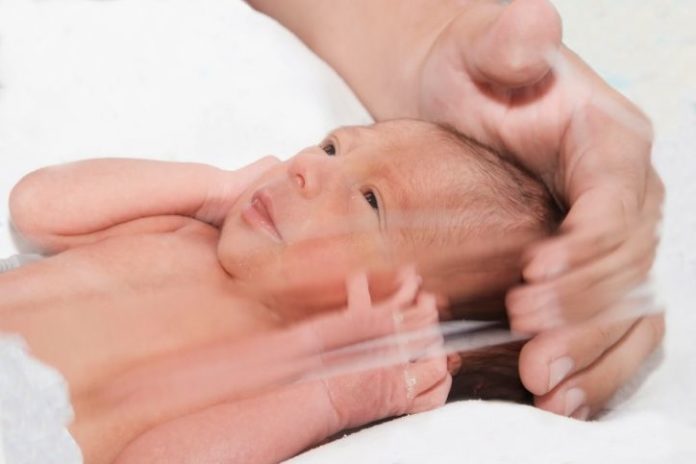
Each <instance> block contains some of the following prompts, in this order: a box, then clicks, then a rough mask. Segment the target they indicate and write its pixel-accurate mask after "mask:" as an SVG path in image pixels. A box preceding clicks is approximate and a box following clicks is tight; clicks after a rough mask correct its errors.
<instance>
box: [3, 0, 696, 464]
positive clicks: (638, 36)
mask: <svg viewBox="0 0 696 464" xmlns="http://www.w3.org/2000/svg"><path fill="white" fill-rule="evenodd" d="M556 3H557V5H558V7H559V9H560V11H561V13H562V15H563V17H564V21H565V34H566V41H567V43H568V44H569V45H570V46H571V47H572V48H574V49H575V50H577V51H578V52H579V53H580V55H581V56H584V57H585V59H587V60H588V61H589V62H590V63H591V64H592V65H593V66H594V67H596V68H597V69H598V70H599V72H600V73H601V74H602V75H603V76H604V77H605V78H606V79H608V80H609V81H610V82H611V83H612V84H613V85H615V86H617V87H618V88H619V89H620V90H621V91H622V92H624V93H625V94H626V95H628V96H629V97H631V98H632V99H634V100H635V101H637V102H638V103H639V104H640V105H641V106H642V107H643V108H644V109H645V110H646V111H647V112H648V113H649V114H650V115H651V117H653V118H654V120H655V123H656V129H657V143H656V148H655V153H654V156H655V162H656V164H657V166H658V168H659V170H660V172H661V173H662V174H663V176H664V179H665V181H666V183H667V187H668V198H667V204H666V207H665V213H666V220H665V225H664V226H665V227H664V235H663V244H662V248H661V250H660V254H659V257H658V263H657V266H656V274H657V277H658V281H659V286H660V289H661V295H662V298H663V299H664V301H665V302H666V304H667V306H668V310H669V313H668V336H667V339H666V343H665V349H664V359H663V360H662V362H659V361H660V360H659V358H656V359H654V360H653V361H654V364H656V365H657V367H656V369H654V370H653V371H652V373H646V374H645V375H643V376H642V377H641V378H640V379H637V380H636V382H634V385H630V386H628V387H627V389H626V391H625V392H623V394H621V395H619V397H618V399H617V401H615V402H614V404H613V405H612V407H611V409H610V410H609V411H608V413H607V414H606V415H605V416H604V418H603V419H602V420H601V421H599V422H593V423H581V422H577V421H574V420H570V419H565V418H562V417H557V416H553V415H551V414H547V413H544V412H542V411H539V410H536V409H534V408H529V407H524V406H518V405H511V404H502V403H483V402H461V403H456V404H451V405H448V406H446V407H445V408H442V409H440V410H438V411H433V412H430V413H427V414H422V415H417V416H411V417H407V418H402V419H398V420H394V421H390V422H387V423H384V424H381V425H379V426H376V427H371V428H368V429H365V430H363V431H361V432H358V433H355V434H353V435H351V436H349V437H346V438H343V439H341V440H337V441H335V442H333V443H330V444H328V445H324V446H322V447H319V448H317V449H315V450H313V451H310V452H308V453H305V454H304V455H302V456H300V457H298V458H296V459H295V460H294V461H293V462H296V463H298V464H300V463H301V464H308V463H327V462H331V463H341V462H345V463H353V462H364V463H401V464H403V463H423V462H429V463H430V462H438V463H450V462H451V463H455V462H456V463H461V462H501V463H507V462H515V463H521V462H534V463H540V462H541V463H545V462H548V463H558V462H572V463H575V462H612V463H616V462H626V463H636V462H659V463H661V462H670V463H674V462H684V463H686V462H695V461H696V444H695V440H694V437H696V397H695V396H694V394H693V392H694V391H695V390H696V344H695V343H694V342H693V338H692V337H693V335H692V334H693V330H694V328H696V311H694V310H693V304H694V301H695V300H696V298H694V297H695V296H696V295H695V294H694V282H696V251H695V249H696V238H694V230H696V217H695V214H694V210H696V208H694V198H695V197H696V183H694V182H693V177H694V175H696V158H694V156H693V154H694V148H693V147H694V146H696V131H695V130H694V128H696V81H695V80H694V79H693V76H695V75H696V63H695V61H696V32H694V29H693V23H694V22H696V13H695V12H696V2H695V1H694V0H645V1H641V2H635V1H628V0H623V1H619V0H616V1H612V2H607V1H603V0H585V1H583V2H578V1H576V0H563V1H558V2H556ZM0 85H1V87H0V160H2V169H1V170H0V198H3V199H5V198H7V195H8V193H9V190H10V188H11V186H12V185H13V184H14V183H15V182H16V181H17V180H18V179H19V178H20V177H21V176H22V175H23V174H24V173H26V172H28V171H30V170H32V169H35V168H38V167H40V166H42V165H46V164H52V163H59V162H64V161H68V160H73V159H79V158H85V157H96V156H130V157H152V158H160V159H170V160H197V161H202V162H208V163H212V164H217V165H220V166H223V167H234V166H240V165H243V164H246V163H248V162H250V161H251V160H253V159H255V158H257V157H258V156H261V155H264V154H269V153H272V154H276V155H279V156H281V157H286V156H290V155H292V154H293V153H295V152H296V151H297V150H298V149H299V148H301V147H303V146H305V145H309V144H314V143H316V142H318V141H319V140H320V139H321V138H322V136H323V135H324V133H326V132H327V131H329V130H330V129H332V128H333V127H335V126H338V125H342V124H357V123H364V122H367V121H369V117H368V116H367V114H366V112H365V111H364V110H363V109H362V108H361V107H360V105H359V103H358V102H357V100H356V99H355V98H354V97H353V96H352V95H351V93H350V91H349V90H348V89H347V87H346V86H345V85H344V84H343V83H342V82H341V80H340V79H339V78H338V77H337V76H336V75H335V74H334V73H333V72H332V71H331V70H330V69H329V68H328V67H327V66H326V65H324V64H323V63H321V62H320V61H319V60H317V59H316V58H315V57H313V56H312V55H311V54H310V53H309V52H308V51H307V50H306V49H305V48H304V47H303V46H302V44H300V43H299V42H298V41H297V40H296V39H295V38H294V37H293V36H292V35H291V34H289V33H287V32H286V31H284V30H283V29H282V28H280V27H279V26H277V25H276V24H275V23H274V22H273V21H271V20H269V19H267V18H264V17H262V16H260V15H258V14H256V13H254V12H253V11H251V10H250V9H249V8H248V7H247V6H246V5H245V4H244V3H243V2H241V1H234V0H198V1H195V2H192V1H188V0H114V1H108V2H106V1H90V0H46V1H30V0H13V1H0ZM56 201H60V199H56ZM46 207H47V208H49V207H50V205H46ZM7 215H8V212H7V208H6V204H5V201H4V200H3V201H2V206H1V207H0V255H1V256H5V255H9V254H12V253H13V252H14V250H15V248H14V246H13V245H12V242H11V240H10V233H9V225H8V222H7ZM298 424H301V418H298Z"/></svg>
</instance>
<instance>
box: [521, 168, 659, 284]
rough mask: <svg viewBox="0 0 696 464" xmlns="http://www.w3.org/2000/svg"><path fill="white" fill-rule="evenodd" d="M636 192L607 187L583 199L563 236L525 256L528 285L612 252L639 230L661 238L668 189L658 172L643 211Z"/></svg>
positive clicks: (565, 225)
mask: <svg viewBox="0 0 696 464" xmlns="http://www.w3.org/2000/svg"><path fill="white" fill-rule="evenodd" d="M634 196H635V193H634V192H633V191H629V190H627V189H625V188H616V187H614V186H611V185H608V186H606V185H603V186H600V187H598V188H594V189H591V190H589V191H586V192H585V193H584V194H582V195H581V196H580V197H579V198H578V199H577V201H576V202H575V203H574V204H573V208H572V209H571V211H570V212H569V214H568V216H567V217H566V219H565V221H564V223H563V225H562V226H561V235H559V236H557V237H553V238H551V239H549V240H545V241H543V242H541V243H538V244H534V245H532V246H531V247H530V248H529V249H528V250H527V251H526V253H525V257H524V261H525V262H526V264H525V265H524V269H523V276H524V278H525V280H526V281H527V282H542V281H545V280H550V279H554V278H556V277H558V276H559V275H561V274H563V273H564V272H568V271H571V270H573V269H576V268H578V267H579V266H582V265H584V264H585V263H587V262H590V261H592V260H595V259H597V258H598V257H601V256H603V255H606V254H607V253H611V252H613V251H614V250H615V249H616V248H617V247H619V246H620V245H621V244H622V243H623V242H624V241H625V240H626V239H627V238H628V237H630V236H632V235H635V231H636V229H637V228H644V229H645V228H648V229H650V228H651V229H652V230H647V231H645V232H647V233H650V232H653V233H654V234H655V235H658V234H659V225H660V220H661V216H662V211H661V209H662V202H663V200H664V186H663V185H662V182H661V181H660V179H659V177H658V176H657V174H656V173H655V172H654V170H652V169H651V172H650V174H649V178H648V180H647V189H646V194H645V199H644V203H643V204H642V205H641V206H640V209H639V208H638V207H636V206H629V205H631V204H635V202H634V201H632V200H631V198H632V197H634Z"/></svg>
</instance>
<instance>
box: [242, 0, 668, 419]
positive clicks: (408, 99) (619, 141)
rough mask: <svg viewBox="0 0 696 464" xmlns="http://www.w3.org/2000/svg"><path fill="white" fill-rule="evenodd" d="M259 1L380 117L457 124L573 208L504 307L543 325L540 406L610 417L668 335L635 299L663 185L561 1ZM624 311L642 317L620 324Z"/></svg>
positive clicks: (527, 372) (537, 352)
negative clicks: (575, 38) (565, 23)
mask: <svg viewBox="0 0 696 464" xmlns="http://www.w3.org/2000/svg"><path fill="white" fill-rule="evenodd" d="M250 3H251V4H252V5H254V7H256V8H258V9H260V10H261V11H264V12H266V13H267V14H270V15H271V16H273V17H275V18H276V19H278V20H279V21H280V22H282V23H283V24H284V25H285V26H286V27H288V28H289V29H291V30H292V31H293V32H295V33H296V34H297V35H298V36H299V37H300V38H301V39H302V40H304V41H305V43H307V45H308V46H310V47H311V48H312V49H313V50H314V51H315V52H316V53H317V54H319V55H320V56H321V57H322V58H323V59H324V60H326V61H327V62H328V63H329V64H331V65H332V66H333V67H334V69H336V70H337V71H338V73H339V74H340V75H341V76H342V77H343V78H344V79H345V80H346V81H347V82H348V84H349V85H350V86H351V88H352V89H353V90H354V91H355V92H356V93H357V95H358V97H359V98H360V99H361V100H362V101H363V103H364V104H365V106H366V107H367V108H368V109H369V110H370V112H371V113H372V115H373V116H374V117H375V118H376V119H390V118H399V117H414V118H420V119H429V120H433V121H437V122H444V123H447V124H449V125H451V126H453V127H454V128H456V129H457V130H459V131H461V132H463V133H465V134H467V135H470V136H472V137H474V138H476V139H478V140H479V141H480V142H483V143H485V144H487V145H490V146H491V147H493V148H495V149H497V150H499V151H501V152H503V153H505V154H507V155H509V156H512V157H514V158H515V159H516V160H517V161H518V162H520V163H521V164H523V165H524V166H525V167H526V168H527V169H529V170H530V171H531V172H533V173H534V174H536V175H537V176H539V177H540V178H541V179H543V181H544V182H545V183H546V185H547V187H548V188H549V190H550V191H551V192H552V194H553V195H554V197H555V198H556V199H557V200H558V202H559V203H560V204H562V205H564V206H565V207H567V208H569V211H568V215H567V217H566V219H565V221H564V222H563V224H562V226H561V228H560V233H559V234H558V236H557V237H554V238H551V239H548V240H546V241H543V242H541V243H539V244H536V245H535V246H533V247H531V248H530V249H529V250H528V252H527V254H526V262H525V266H524V270H523V275H524V278H525V284H524V285H523V286H521V287H519V288H517V289H514V290H513V291H512V292H510V294H509V298H508V312H509V316H510V320H511V324H512V327H513V328H514V329H518V330H524V331H531V332H539V335H537V336H536V337H535V338H534V339H533V340H532V341H531V342H530V343H528V344H527V345H526V346H525V348H524V349H523V352H522V354H521V358H520V373H521V376H522V380H523V382H524V384H525V386H526V387H527V388H528V389H529V390H530V391H532V392H533V393H534V394H535V395H536V402H537V404H538V405H539V406H540V407H542V408H545V409H548V410H552V411H555V412H558V413H562V414H568V415H575V416H577V417H585V416H588V415H590V414H591V413H593V412H595V411H597V410H598V409H599V408H601V406H602V404H603V403H604V402H605V401H606V400H607V398H609V397H610V396H611V394H612V393H613V392H614V391H616V389H617V388H618V387H619V386H620V385H622V384H623V383H624V382H625V381H626V380H627V379H628V377H630V376H631V375H632V374H633V373H634V372H635V371H636V370H637V368H638V366H639V365H640V364H641V362H642V361H643V360H644V359H645V358H646V357H647V355H648V354H649V353H650V352H651V351H653V350H654V348H655V346H656V345H657V344H658V343H659V341H660V340H661V338H662V334H663V327H664V321H663V318H662V316H659V315H651V316H645V317H643V315H642V314H643V313H647V312H650V311H651V310H652V302H651V300H650V299H649V298H643V297H638V298H633V297H631V299H629V301H628V302H626V301H625V298H626V294H627V292H629V291H630V290H631V289H634V288H635V287H636V286H637V285H639V284H641V283H643V282H644V281H645V278H646V276H647V273H648V271H649V269H650V267H651V265H652V262H653V259H654V254H655V250H656V246H657V236H656V227H657V225H658V223H659V221H660V208H661V204H662V199H663V195H664V188H663V186H662V183H661V181H660V179H659V177H658V176H657V174H656V172H655V170H654V169H653V167H652V166H651V163H650V151H651V145H652V128H651V125H650V122H649V121H648V119H647V118H646V117H645V116H644V115H643V114H642V113H641V112H640V110H638V109H637V108H636V107H635V106H634V105H633V104H632V103H630V102H629V101H628V100H627V99H625V98H624V97H623V96H622V95H620V94H619V93H618V92H616V91H615V90H613V89H612V88H611V87H609V86H608V85H607V84H606V83H605V82H604V81H603V80H602V79H601V78H600V77H599V76H598V75H597V74H595V73H594V72H593V71H592V70H591V69H590V68H589V67H588V66H587V65H586V64H585V63H583V62H582V60H580V58H578V57H577V56H576V55H575V54H574V53H573V52H571V51H570V50H568V49H567V48H566V47H564V46H563V45H562V43H561V24H560V19H559V16H558V14H557V12H556V11H555V10H554V8H553V7H552V6H551V4H550V3H549V2H548V1H547V0H514V1H513V2H512V3H510V4H509V5H504V4H502V2H500V1H497V0H477V1H473V0H470V1H464V0H439V1H433V0H411V1H409V2H398V3H396V2H389V1H386V0H385V1H378V2H375V1H374V0H332V1H331V2H321V1H316V0H286V1H283V2H276V1H272V0H250ZM298 12H299V13H298ZM634 303H635V304H634ZM636 304H637V305H636ZM617 306H620V307H621V308H622V309H624V310H625V309H626V308H627V307H628V309H632V310H633V313H634V314H633V315H632V316H631V317H628V316H626V315H625V311H624V314H622V316H621V317H615V316H612V315H614V314H615V313H616V311H610V309H616V307H617ZM629 312H630V311H629ZM571 324H572V325H571Z"/></svg>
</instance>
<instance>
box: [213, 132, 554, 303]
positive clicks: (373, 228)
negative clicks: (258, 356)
mask: <svg viewBox="0 0 696 464" xmlns="http://www.w3.org/2000/svg"><path fill="white" fill-rule="evenodd" d="M557 220H558V214H557V210H556V208H555V207H554V205H553V202H552V199H551V197H550V196H549V194H548V192H547V191H546V190H545V189H544V187H543V186H542V185H541V184H540V183H539V182H537V181H535V180H534V179H533V178H531V177H530V176H529V175H527V174H526V173H525V172H524V171H522V170H521V169H519V168H518V167H516V166H515V165H513V164H512V163H511V162H509V161H507V160H505V159H503V158H502V157H500V156H498V155H496V154H495V153H494V152H492V151H491V150H489V149H487V148H485V147H483V146H482V145H480V144H478V143H476V142H474V141H473V140H471V139H469V138H467V137H464V136H462V135H459V134H457V133H456V132H454V131H452V130H449V129H447V128H444V127H441V126H438V125H435V124H431V123H426V122H421V121H413V120H395V121H389V122H383V123H378V124H375V125H372V126H369V127H346V128H341V129H337V130H335V131H333V132H332V133H331V134H329V136H328V137H327V138H326V139H325V140H324V141H323V142H322V143H321V144H319V145H317V146H313V147H309V148H306V149H304V150H302V151H301V152H300V153H298V154H297V155H295V156H294V157H293V158H291V159H290V160H288V161H287V162H285V163H281V164H279V165H278V166H277V167H275V168H274V169H271V170H270V171H268V172H267V173H266V174H265V175H264V176H263V177H262V178H261V179H259V180H258V181H257V182H256V183H255V184H254V185H252V186H251V187H250V188H249V189H247V191H246V192H245V193H244V194H243V195H242V196H241V197H240V199H239V201H238V202H237V203H236V204H235V206H234V207H233V208H232V209H231V211H230V213H229V214H228V216H227V218H226V220H225V224H224V227H223V231H222V234H221V239H220V244H219V249H218V256H219V259H220V262H221V263H222V265H223V266H224V267H225V269H226V270H227V271H228V272H229V273H230V274H231V275H233V276H235V277H236V278H238V279H241V280H245V281H248V282H253V283H254V285H255V286H257V288H262V289H263V290H264V292H265V293H266V294H271V295H275V296H277V297H278V298H280V297H281V295H282V297H283V298H292V297H291V295H292V294H293V292H295V291H297V289H304V291H303V292H302V301H304V302H305V306H307V301H314V302H315V303H316V304H317V305H318V306H333V307H335V306H337V305H340V304H341V303H342V301H341V298H345V293H344V292H343V291H342V285H343V282H344V280H343V278H344V277H345V276H346V275H347V274H348V273H350V272H352V271H355V270H358V269H361V270H362V269H380V268H382V269H384V268H394V267H395V266H398V265H399V264H401V263H407V262H415V263H416V264H417V266H418V270H419V272H420V274H421V275H422V276H423V278H424V287H425V288H426V289H428V290H430V291H433V292H435V293H436V294H438V295H440V296H443V297H446V298H447V299H449V300H450V301H456V300H466V299H470V298H472V297H475V296H482V295H486V294H492V293H495V292H496V291H500V290H501V289H503V288H505V287H508V286H509V285H511V284H512V283H514V282H515V281H516V280H518V279H519V264H518V259H517V254H516V252H519V249H520V248H521V247H522V246H523V245H524V244H525V243H528V242H529V241H531V240H533V239H535V238H538V237H540V236H543V235H548V234H549V233H550V232H551V231H552V230H553V228H554V227H555V226H556V223H557ZM308 288H311V289H313V293H314V294H316V295H315V296H319V295H318V294H319V293H320V294H321V295H320V296H321V297H320V298H318V299H312V298H308V295H307V291H306V290H307V289H308ZM318 289H322V291H319V290H318ZM295 294H296V293H295ZM296 296H299V295H298V294H296Z"/></svg>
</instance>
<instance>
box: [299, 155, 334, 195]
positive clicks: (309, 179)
mask: <svg viewBox="0 0 696 464" xmlns="http://www.w3.org/2000/svg"><path fill="white" fill-rule="evenodd" d="M331 161H333V160H331V159H329V158H328V157H327V156H326V155H324V156H321V155H320V154H317V153H312V152H310V151H305V152H302V153H300V154H298V155H296V156H295V157H294V158H292V159H291V160H290V161H289V163H290V164H289V167H288V175H289V176H290V178H291V179H290V180H291V181H292V182H293V184H294V185H295V186H296V187H297V189H298V191H299V192H300V193H301V194H302V195H303V196H304V197H306V198H315V197H316V196H318V195H320V194H321V193H322V192H323V191H324V190H327V189H329V188H333V187H338V184H339V183H340V182H341V180H340V176H339V175H338V174H339V173H338V168H339V166H337V165H335V164H337V163H332V162H331Z"/></svg>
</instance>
